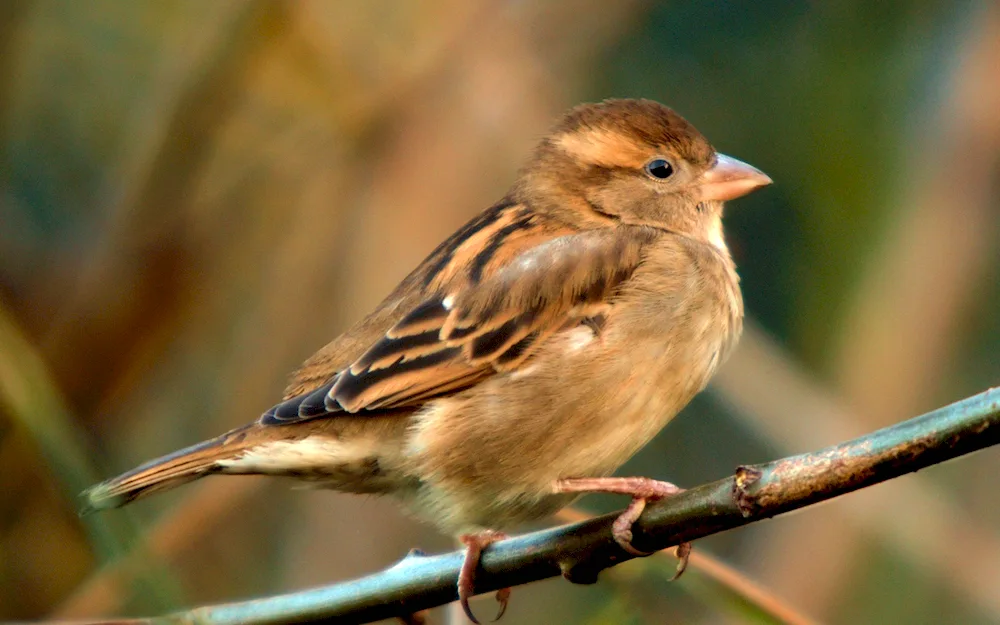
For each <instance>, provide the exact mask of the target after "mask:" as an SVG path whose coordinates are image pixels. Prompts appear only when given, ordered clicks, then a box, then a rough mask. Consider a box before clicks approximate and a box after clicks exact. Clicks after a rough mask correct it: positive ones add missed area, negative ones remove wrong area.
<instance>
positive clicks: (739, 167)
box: [696, 154, 773, 202]
mask: <svg viewBox="0 0 1000 625" xmlns="http://www.w3.org/2000/svg"><path fill="white" fill-rule="evenodd" d="M772 182H773V181H772V180H771V178H770V176H768V175H767V174H765V173H764V172H762V171H761V170H759V169H757V168H756V167H754V166H752V165H747V164H746V163H744V162H743V161H738V160H736V159H735V158H733V157H731V156H726V155H725V154H719V155H718V160H716V162H715V165H713V166H712V168H711V169H709V170H708V171H706V172H705V173H704V174H702V175H701V177H700V178H698V181H697V182H696V184H697V185H698V186H699V187H700V188H701V199H702V201H706V200H717V201H720V202H724V201H726V200H734V199H736V198H738V197H743V196H744V195H746V194H747V193H750V192H751V191H753V190H754V189H756V188H758V187H763V186H766V185H769V184H771V183H772Z"/></svg>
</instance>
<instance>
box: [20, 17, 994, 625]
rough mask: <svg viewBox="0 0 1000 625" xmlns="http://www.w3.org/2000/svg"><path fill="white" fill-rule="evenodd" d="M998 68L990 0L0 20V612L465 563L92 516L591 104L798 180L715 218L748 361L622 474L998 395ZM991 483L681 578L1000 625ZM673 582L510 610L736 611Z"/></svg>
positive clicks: (350, 513)
mask: <svg viewBox="0 0 1000 625" xmlns="http://www.w3.org/2000/svg"><path fill="white" fill-rule="evenodd" d="M997 67H1000V4H998V3H996V2H991V1H983V2H972V1H958V0H926V1H922V2H908V1H901V0H887V1H883V2H869V1H868V0H840V1H838V2H835V3H833V2H810V1H806V0H768V1H766V2H765V1H760V2H753V3H751V2H735V1H725V2H693V1H674V2H640V1H634V0H630V1H622V2H616V3H609V2H602V1H599V0H568V1H563V2H544V3H535V2H525V1H506V2H504V1H490V0H477V1H469V0H426V1H422V2H403V1H399V0H397V1H390V0H380V1H362V0H353V1H344V2H323V1H320V0H313V1H306V0H301V1H297V2H277V1H274V2H272V1H263V0H245V1H244V0H215V1H212V2H204V1H203V0H164V1H160V2H129V1H128V0H92V1H90V2H73V1H71V0H65V1H50V0H44V1H43V0H5V1H4V2H3V3H2V4H0V619H28V618H31V619H36V618H45V617H61V618H70V617H84V616H93V615H102V614H104V615H129V614H145V615H150V614H157V613H161V612H164V611H168V610H173V609H177V608H180V607H184V606H194V605H199V604H204V603H209V602H218V601H227V600H236V599H242V598H249V597H253V596H258V595H262V594H269V593H276V592H281V591H289V590H294V589H299V588H303V587H306V586H311V585H318V584H326V583H331V582H335V581H338V580H344V579H347V578H350V577H354V576H358V575H362V574H365V573H369V572H373V571H376V570H378V569H381V568H383V567H385V566H387V565H389V564H391V563H393V562H394V561H395V560H397V559H398V558H399V557H401V556H402V555H403V554H404V553H406V551H407V549H409V548H410V547H413V546H416V545H419V546H421V547H422V548H424V549H425V550H428V551H441V550H446V549H450V548H452V544H451V541H450V539H449V538H447V537H442V536H439V535H437V534H435V533H434V532H433V531H432V530H429V529H427V528H425V527H423V526H421V525H419V524H417V523H416V522H414V521H412V520H409V519H407V518H405V517H404V516H402V514H401V513H400V512H399V511H398V510H397V509H396V508H395V506H394V505H392V504H391V502H388V501H381V500H377V499H371V498H364V497H357V496H345V495H339V494H334V493H324V492H314V491H306V490H292V489H289V487H288V484H285V483H282V482H280V481H268V480H266V479H263V478H225V479H223V478H213V479H208V480H205V481H204V482H202V483H200V484H196V485H193V486H189V487H186V488H183V489H181V490H178V491H174V492H171V493H169V494H165V495H162V496H158V497H155V498H152V499H148V500H144V501H143V502H141V503H138V504H136V505H135V506H132V507H130V508H128V509H125V510H120V511H112V512H109V513H105V514H102V515H93V516H89V517H86V518H83V519H81V518H79V517H78V516H77V505H78V502H77V499H76V494H77V493H78V492H79V491H80V490H82V489H83V488H84V487H86V486H88V485H89V484H91V483H93V482H95V481H98V480H99V479H102V478H104V477H108V476H110V475H112V474H115V473H117V472H119V471H122V470H125V469H128V468H130V467H132V466H133V465H135V464H137V463H139V462H141V461H144V460H146V459H149V458H151V457H154V456H158V455H161V454H163V453H166V452H169V451H172V450H174V449H176V448H179V447H181V446H185V445H187V444H190V443H192V442H195V441H198V440H201V439H203V438H207V437H210V436H214V435H216V434H218V433H221V432H222V431H224V430H226V429H228V428H230V427H233V426H236V425H239V424H242V423H244V422H247V421H249V420H252V419H254V418H255V417H256V416H257V415H258V414H259V413H260V412H261V411H262V410H264V409H266V408H267V407H269V406H270V405H271V404H272V403H273V402H274V401H275V400H276V398H278V397H279V396H280V394H281V391H282V388H283V386H284V382H285V375H286V373H287V372H288V371H290V370H291V369H293V368H294V367H296V366H297V364H298V363H299V362H300V361H302V360H303V359H304V358H305V357H307V356H308V355H309V354H311V353H312V351H313V350H315V349H316V348H318V347H319V346H321V345H322V344H324V343H325V342H326V341H328V340H329V339H330V338H332V337H333V336H335V335H336V334H337V333H339V332H340V331H342V330H343V329H345V328H346V327H347V326H348V324H350V323H352V322H353V321H355V320H357V319H358V318H359V317H361V316H362V315H363V314H365V313H366V312H367V311H368V310H369V309H370V308H372V307H373V306H374V305H375V304H376V303H377V302H378V301H379V300H380V299H381V298H382V297H383V296H384V295H385V294H387V293H388V291H389V290H390V289H391V288H392V287H393V286H394V285H395V284H396V282H397V281H398V280H399V279H400V278H402V277H403V276H404V275H405V274H406V273H408V271H409V270H410V269H411V268H412V267H413V266H415V265H416V264H417V263H418V262H419V261H420V260H421V259H422V258H423V257H424V255H426V254H427V253H428V252H429V251H430V250H431V249H432V248H433V247H434V246H435V245H436V244H437V242H439V241H440V240H441V239H443V238H444V237H445V236H446V235H447V234H449V233H450V232H451V231H452V230H454V229H455V228H456V227H457V226H459V225H460V224H461V223H463V222H464V221H465V220H467V219H468V218H469V217H471V216H472V215H473V214H475V213H476V212H478V211H479V210H481V209H483V208H485V207H486V206H488V205H489V204H490V203H492V202H493V201H494V200H496V199H498V198H499V197H500V196H501V194H502V193H503V192H504V190H505V189H506V187H507V185H508V184H509V183H510V182H511V180H512V177H513V175H514V173H515V170H516V168H517V167H518V166H519V164H520V162H521V160H522V159H523V158H524V157H525V155H526V154H527V152H528V150H529V149H530V148H531V146H532V144H533V143H534V142H535V140H536V139H537V138H538V137H539V136H540V135H541V134H542V133H544V132H545V130H546V129H547V127H548V126H549V125H550V124H551V123H552V122H553V121H554V120H555V119H556V118H557V117H558V116H559V115H560V114H561V112H562V111H563V110H564V109H566V108H568V107H570V106H572V105H574V104H577V103H579V102H581V101H592V100H599V99H603V98H605V97H610V96H619V97H636V96H642V97H649V98H653V99H656V100H659V101H661V102H664V103H667V104H669V105H671V106H672V107H674V108H676V109H677V110H678V111H679V112H681V113H682V114H683V115H685V116H686V117H687V118H688V119H689V120H691V121H692V122H693V123H694V124H695V125H696V126H697V127H698V128H699V129H700V130H702V131H703V132H704V133H705V134H706V135H707V136H708V137H709V138H710V139H711V140H712V142H713V143H714V144H715V145H716V147H717V148H718V149H719V150H720V151H723V152H725V153H728V154H731V155H733V156H736V157H738V158H740V159H744V160H746V161H747V162H750V163H752V164H754V165H756V166H757V167H759V168H761V169H763V170H764V171H766V172H767V173H768V174H770V175H771V176H772V177H773V178H774V180H775V181H776V184H775V185H774V186H773V187H769V188H767V189H765V190H763V191H760V192H757V193H755V194H754V195H752V196H750V197H748V198H746V199H742V200H739V201H738V202H735V203H734V205H733V206H732V207H731V208H730V209H729V214H728V216H727V232H728V234H727V236H728V240H729V242H730V246H731V248H732V249H733V252H734V255H735V257H736V259H737V263H738V265H739V267H740V273H741V275H742V277H743V288H744V293H745V298H746V302H747V310H748V315H749V320H748V329H747V333H746V335H745V338H744V340H743V342H742V344H741V346H740V348H739V350H738V351H737V353H736V355H735V356H734V357H733V358H732V360H731V361H730V363H729V364H728V365H727V366H726V367H725V368H724V370H723V371H722V372H721V373H720V375H719V376H718V378H717V380H716V382H715V383H714V384H713V386H712V387H711V389H710V391H709V392H707V393H705V394H703V395H702V396H701V397H700V398H699V399H698V400H696V401H695V402H694V403H693V404H692V405H691V406H690V407H689V408H688V409H687V410H685V412H684V413H682V415H681V416H680V417H679V418H678V419H677V420H675V421H674V422H673V423H672V424H671V425H670V426H669V427H668V428H667V429H666V430H665V431H664V432H663V434H662V435H661V436H660V437H659V438H658V439H657V440H656V441H654V442H653V443H652V444H650V445H649V446H648V447H647V448H646V449H645V450H643V451H642V452H641V454H640V455H639V456H638V457H636V458H635V459H634V460H633V461H632V462H631V463H630V464H629V465H628V466H626V467H625V468H623V469H622V471H621V472H620V473H621V474H642V475H651V476H654V477H658V478H661V479H669V480H670V481H674V482H677V483H679V484H681V485H686V486H690V485H696V484H698V483H702V482H706V481H710V480H715V479H718V478H720V477H724V476H726V475H729V474H730V473H731V472H732V470H733V469H734V468H735V467H736V466H737V465H739V464H745V463H751V462H760V461H765V460H769V459H772V458H776V457H779V456H781V455H787V454H790V453H797V452H803V451H808V450H812V449H818V448H821V447H824V446H826V445H829V444H833V443H836V442H839V441H840V440H843V439H846V438H850V437H853V436H856V435H860V434H863V433H866V432H868V431H871V430H873V429H876V428H879V427H882V426H885V425H889V424H891V423H894V422H896V421H899V420H902V419H905V418H908V417H911V416H914V415H916V414H919V413H921V412H925V411H927V410H930V409H933V408H935V407H938V406H940V405H943V404H946V403H950V402H951V401H954V400H957V399H960V398H962V397H964V396H966V395H971V394H973V393H976V392H978V391H980V390H983V389H985V388H986V387H988V386H990V385H992V384H995V383H996V382H997V380H998V379H1000V357H998V355H997V354H998V353H1000V315H998V314H997V313H996V311H997V310H998V306H1000V288H998V285H1000V279H998V278H1000V251H998V250H1000V246H998V245H997V244H998V242H1000V226H998V222H1000V181H998V179H1000V175H998V174H1000V78H998V76H1000V74H998V73H997V72H998V70H997ZM998 472H1000V454H998V453H997V452H996V451H995V450H987V451H985V452H982V453H980V454H977V455H975V456H972V457H967V458H963V459H960V460H958V461H956V462H952V463H949V464H947V465H945V466H937V467H934V468H931V469H929V470H927V471H924V472H922V473H920V474H919V475H914V476H909V477H905V478H902V479H899V480H896V481H894V482H893V483H890V484H886V485H882V486H878V487H875V488H871V489H868V490H867V491H865V492H861V493H857V494H853V495H850V496H847V497H844V498H842V499H838V500H836V501H834V502H832V503H829V504H827V505H824V506H818V507H813V508H810V509H808V510H805V511H802V512H800V513H797V514H794V515H791V516H788V517H781V518H778V519H775V520H771V521H767V522H764V523H760V524H756V525H754V526H752V527H748V528H745V529H740V530H736V531H732V532H729V533H727V534H724V535H719V536H715V537H711V538H709V539H706V540H702V541H699V542H698V543H697V545H696V551H701V552H704V553H711V554H714V555H716V556H719V557H721V558H722V559H723V560H725V561H727V562H729V563H730V564H732V565H733V566H735V567H736V568H738V569H740V570H742V571H744V572H745V573H746V574H747V575H748V576H749V577H750V578H752V579H753V580H756V582H758V583H759V584H761V585H762V586H765V587H767V588H769V589H770V590H771V591H772V592H773V593H775V594H776V595H777V596H779V597H781V599H782V601H784V602H786V603H787V605H788V606H793V607H795V608H796V609H798V610H801V611H802V612H803V613H805V614H807V615H809V616H811V617H812V618H814V619H816V620H818V621H822V622H831V623H884V622H907V623H942V622H956V623H957V622H961V623H997V622H1000V592H997V586H996V584H997V582H996V580H998V579H1000V492H998V489H997V486H996V484H997V480H996V475H997V474H998ZM622 505H624V502H623V501H622V500H621V499H620V498H619V499H615V498H611V499H600V498H593V499H586V500H584V502H583V507H585V508H587V509H589V510H591V511H610V510H613V509H616V508H620V507H621V506H622ZM657 560H662V562H661V563H659V564H656V563H654V562H653V559H650V560H647V561H645V562H643V563H632V564H628V565H625V566H622V567H617V568H616V569H615V570H612V571H608V572H606V573H604V574H603V575H602V581H601V583H599V584H598V585H597V586H594V587H575V586H572V585H570V584H568V583H566V582H564V581H562V580H550V581H547V582H543V583H538V584H533V585H530V586H526V587H522V588H518V589H516V591H515V593H514V598H513V601H512V603H511V608H510V610H509V612H508V614H507V616H506V617H505V621H504V622H506V623H529V624H542V623H554V622H565V623H594V624H597V623H728V622H743V620H745V619H747V618H749V617H748V616H747V615H746V613H745V612H741V611H740V608H739V606H736V607H734V606H733V605H732V602H728V603H727V602H726V601H724V600H721V599H720V598H719V596H718V593H717V592H715V591H713V590H712V589H711V588H710V585H708V584H706V583H705V580H704V578H703V577H702V576H700V574H699V572H698V571H692V572H690V573H689V574H688V575H687V576H685V578H683V579H682V580H680V581H679V582H677V583H673V584H668V583H667V582H666V579H667V578H668V577H669V576H670V574H671V573H672V567H673V562H672V561H671V560H670V559H669V558H659V559H657ZM737 603H738V602H737ZM477 605H478V606H479V607H478V609H479V610H481V611H483V614H484V615H488V613H489V612H490V611H491V610H492V606H490V605H489V604H487V603H481V604H477ZM445 620H446V610H438V611H435V612H434V613H433V614H432V622H438V623H440V622H444V621H445Z"/></svg>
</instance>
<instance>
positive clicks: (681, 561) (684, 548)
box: [670, 543, 691, 582]
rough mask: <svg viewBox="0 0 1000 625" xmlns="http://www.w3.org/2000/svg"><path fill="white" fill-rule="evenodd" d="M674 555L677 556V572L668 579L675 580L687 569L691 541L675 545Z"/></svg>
mask: <svg viewBox="0 0 1000 625" xmlns="http://www.w3.org/2000/svg"><path fill="white" fill-rule="evenodd" d="M674 555H675V556H677V572H675V573H674V576H673V577H671V578H670V581H672V582H675V581H677V580H678V579H680V578H681V575H683V574H684V571H686V570H687V567H688V560H690V559H691V543H681V544H679V545H677V549H675V550H674Z"/></svg>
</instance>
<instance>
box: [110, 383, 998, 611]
mask: <svg viewBox="0 0 1000 625" xmlns="http://www.w3.org/2000/svg"><path fill="white" fill-rule="evenodd" d="M997 443H1000V388H995V389H990V390H988V391H985V392H983V393H980V394H978V395H975V396H973V397H970V398H968V399H965V400H962V401H960V402H957V403H955V404H952V405H950V406H946V407H944V408H940V409H938V410H935V411H933V412H930V413H927V414H925V415H923V416H920V417H916V418H914V419H910V420H909V421H904V422H902V423H899V424H896V425H894V426H891V427H888V428H884V429H882V430H878V431H877V432H873V433H871V434H868V435H866V436H862V437H860V438H856V439H854V440H852V441H848V442H845V443H841V444H839V445H835V446H833V447H829V448H827V449H824V450H821V451H817V452H813V453H806V454H800V455H798V456H791V457H788V458H783V459H781V460H775V461H773V462H768V463H765V464H759V465H753V466H745V467H739V468H738V469H737V470H736V472H735V475H734V476H732V477H728V478H726V479H722V480H718V481H716V482H712V483H709V484H704V485H702V486H698V487H696V488H692V489H690V490H687V491H685V492H683V493H681V494H679V495H676V496H674V497H671V498H669V499H666V500H663V501H661V502H658V503H656V504H653V505H650V506H649V507H648V508H647V509H646V511H645V512H644V513H643V515H642V516H641V517H640V519H639V520H638V521H637V522H636V524H635V525H634V527H633V530H634V538H633V544H634V545H635V546H636V547H637V548H639V549H642V550H645V551H656V550H661V549H665V548H667V547H670V546H673V545H677V544H679V543H682V542H687V541H692V540H695V539H698V538H702V537H704V536H708V535H710V534H715V533H718V532H722V531H725V530H728V529H733V528H736V527H740V526H742V525H746V524H748V523H753V522H755V521H760V520H763V519H767V518H770V517H773V516H776V515H778V514H782V513H784V512H789V511H791V510H796V509H798V508H802V507H805V506H808V505H811V504H814V503H818V502H820V501H825V500H828V499H832V498H834V497H837V496H839V495H843V494H846V493H849V492H852V491H855V490H858V489H859V488H864V487H866V486H871V485H873V484H877V483H879V482H884V481H886V480H889V479H892V478H895V477H899V476H901V475H905V474H907V473H912V472H914V471H917V470H919V469H922V468H924V467H928V466H930V465H933V464H937V463H940V462H944V461H945V460H950V459H952V458H956V457H958V456H962V455H964V454H968V453H971V452H973V451H977V450H979V449H983V448H985V447H989V446H991V445H996V444H997ZM616 516H617V515H615V514H610V515H606V516H603V517H599V518H595V519H591V520H589V521H584V522H581V523H575V524H571V525H564V526H561V527H556V528H553V529H549V530H544V531H540V532H534V533H531V534H526V535H524V536H519V537H516V538H512V539H510V540H505V541H503V542H500V543H496V544H494V545H492V546H491V547H490V548H489V549H488V550H487V551H486V552H484V554H483V558H482V561H481V571H480V572H478V573H477V575H476V583H477V586H478V590H479V591H480V592H484V593H485V592H490V591H493V590H496V589H498V588H503V587H506V586H516V585H519V584H526V583H528V582H533V581H537V580H541V579H545V578H548V577H555V576H556V575H560V574H561V575H563V576H565V577H566V578H567V579H569V580H570V581H573V582H575V583H583V584H588V583H593V582H595V581H597V575H598V573H599V572H600V571H602V570H603V569H606V568H608V567H611V566H614V565H616V564H620V563H621V562H624V561H626V560H630V559H632V556H630V555H628V554H627V553H625V552H624V551H623V550H622V549H621V548H620V547H618V545H617V544H616V543H615V541H614V540H613V539H612V537H611V523H612V522H613V521H614V519H615V517H616ZM461 564H462V553H461V552H459V551H456V552H452V553H447V554H442V555H437V556H426V555H423V554H421V553H419V552H413V553H411V554H410V555H408V556H407V557H406V558H404V559H403V560H402V561H400V562H399V563H397V564H396V565H395V566H393V567H390V568H388V569H386V570H384V571H382V572H379V573H375V574H373V575H369V576H367V577H363V578H361V579H357V580H353V581H349V582H343V583H339V584H334V585H331V586H325V587H320V588H315V589H311V590H305V591H301V592H296V593H291V594H286V595H277V596H273V597H267V598H263V599H255V600H251V601H245V602H239V603H228V604H222V605H215V606H205V607H200V608H194V609H192V610H189V611H184V612H177V613H174V614H170V615H166V616H163V617H158V618H154V619H137V620H129V621H117V622H130V623H163V624H174V623H178V624H182V623H183V624H187V623H192V624H194V623H197V624H205V625H223V624H225V625H229V624H234V625H235V624H237V623H246V624H251V625H259V624H265V623H266V624H281V623H309V622H320V621H327V622H330V621H331V620H332V619H336V622H337V623H367V622H371V621H374V620H378V619H383V618H389V617H393V616H400V615H405V614H409V613H413V612H417V611H419V610H423V609H426V608H431V607H435V606H439V605H443V604H446V603H449V602H451V601H454V600H455V599H456V591H455V583H456V580H457V577H458V571H459V568H460V567H461ZM102 622H116V621H102Z"/></svg>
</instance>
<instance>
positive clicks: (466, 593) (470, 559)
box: [458, 530, 510, 625]
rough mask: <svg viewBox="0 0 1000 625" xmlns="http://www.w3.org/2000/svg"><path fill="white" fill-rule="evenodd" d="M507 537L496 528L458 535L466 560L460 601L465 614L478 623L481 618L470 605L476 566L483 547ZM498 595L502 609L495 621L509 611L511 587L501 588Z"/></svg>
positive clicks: (461, 581) (462, 574)
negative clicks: (508, 602)
mask: <svg viewBox="0 0 1000 625" xmlns="http://www.w3.org/2000/svg"><path fill="white" fill-rule="evenodd" d="M505 538H507V534H504V533H503V532H497V531H494V530H483V531H482V532H478V533H476V534H462V535H461V536H459V537H458V539H459V540H460V541H462V544H464V545H465V560H463V561H462V570H461V571H460V572H459V574H458V601H459V603H461V604H462V609H463V610H465V615H466V616H468V617H469V620H471V621H472V622H473V623H476V624H477V625H478V624H479V620H478V619H476V615H475V614H473V613H472V608H470V607H469V597H471V596H472V595H473V593H474V592H475V578H476V568H477V567H478V566H479V558H480V556H481V555H482V553H483V549H485V548H486V547H488V546H490V545H492V544H493V543H495V542H497V541H501V540H504V539H505ZM496 597H497V602H498V603H499V604H500V609H499V610H498V611H497V615H496V618H494V619H493V620H494V621H497V620H499V619H500V617H502V616H503V613H504V612H506V611H507V601H508V599H510V588H501V589H500V590H498V591H497V594H496Z"/></svg>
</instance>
